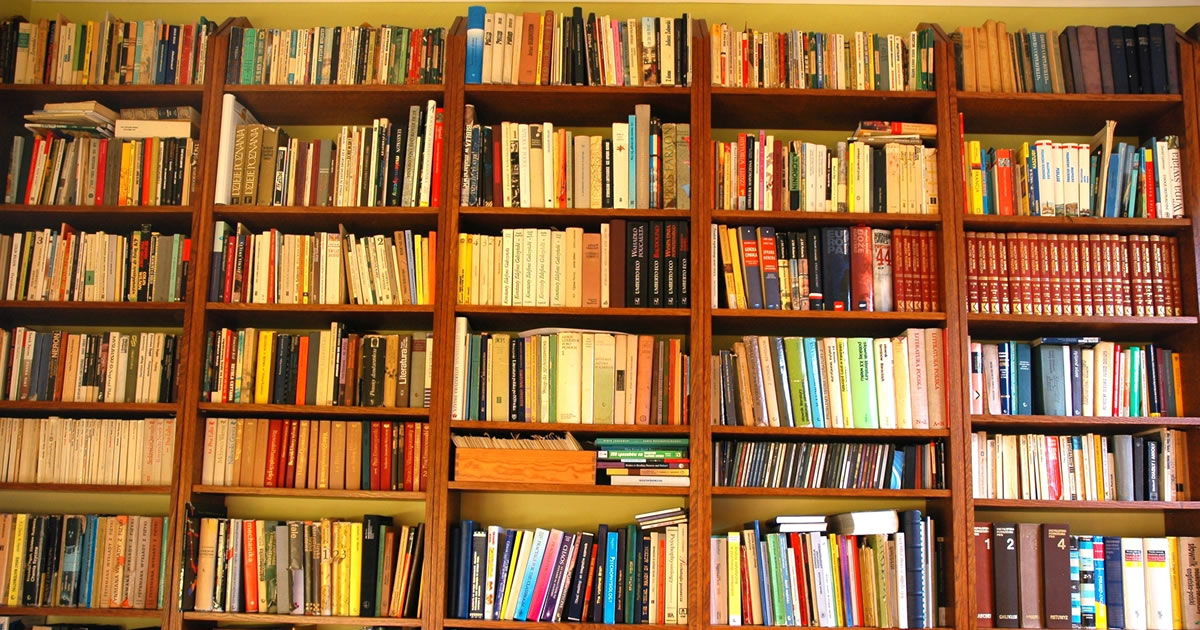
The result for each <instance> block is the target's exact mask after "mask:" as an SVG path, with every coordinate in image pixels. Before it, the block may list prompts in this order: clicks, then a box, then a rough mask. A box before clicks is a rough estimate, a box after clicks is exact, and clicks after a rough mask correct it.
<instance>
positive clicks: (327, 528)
mask: <svg viewBox="0 0 1200 630" xmlns="http://www.w3.org/2000/svg"><path fill="white" fill-rule="evenodd" d="M333 546H334V545H333V522H332V521H330V520H329V519H327V518H323V519H321V549H320V556H319V557H320V559H321V567H320V577H321V592H320V594H319V595H320V601H319V608H320V611H321V614H322V615H332V614H333V555H334V554H333Z"/></svg>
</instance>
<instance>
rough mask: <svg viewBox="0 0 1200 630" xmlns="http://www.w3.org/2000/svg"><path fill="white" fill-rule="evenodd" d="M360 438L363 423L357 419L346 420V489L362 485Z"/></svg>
mask: <svg viewBox="0 0 1200 630" xmlns="http://www.w3.org/2000/svg"><path fill="white" fill-rule="evenodd" d="M362 438H363V423H362V422H359V421H357V420H351V421H348V422H346V489H347V490H358V489H360V488H361V487H362Z"/></svg>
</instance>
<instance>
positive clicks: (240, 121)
mask: <svg viewBox="0 0 1200 630" xmlns="http://www.w3.org/2000/svg"><path fill="white" fill-rule="evenodd" d="M255 124H258V120H256V119H255V118H254V114H252V113H250V110H248V109H246V107H245V106H243V105H242V104H241V103H239V102H238V101H237V98H236V97H235V96H234V95H232V94H226V95H225V96H224V97H223V98H222V99H221V135H220V137H219V140H218V144H217V156H218V157H217V194H216V203H221V204H228V203H230V199H229V198H230V187H231V186H232V183H233V140H234V136H235V135H237V128H238V126H239V125H255Z"/></svg>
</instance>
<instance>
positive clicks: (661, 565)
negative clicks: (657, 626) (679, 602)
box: [651, 535, 667, 623]
mask: <svg viewBox="0 0 1200 630" xmlns="http://www.w3.org/2000/svg"><path fill="white" fill-rule="evenodd" d="M666 576H667V537H666V536H665V535H664V536H662V537H661V538H659V539H658V584H653V585H651V588H657V589H658V620H659V623H665V622H666V618H667V577H666Z"/></svg>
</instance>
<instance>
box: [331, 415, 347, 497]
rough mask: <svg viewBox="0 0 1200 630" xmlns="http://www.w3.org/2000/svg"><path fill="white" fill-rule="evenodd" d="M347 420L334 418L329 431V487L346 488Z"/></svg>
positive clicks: (333, 488) (334, 488)
mask: <svg viewBox="0 0 1200 630" xmlns="http://www.w3.org/2000/svg"><path fill="white" fill-rule="evenodd" d="M347 456H348V453H347V452H346V421H345V420H334V421H333V422H332V426H331V427H330V432H329V487H330V489H332V490H343V489H345V488H346V458H347Z"/></svg>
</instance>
